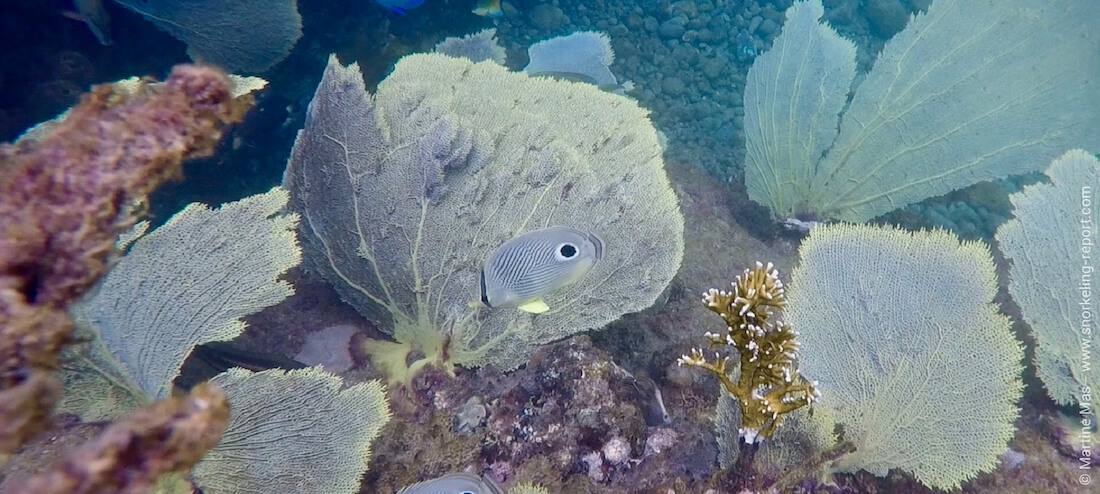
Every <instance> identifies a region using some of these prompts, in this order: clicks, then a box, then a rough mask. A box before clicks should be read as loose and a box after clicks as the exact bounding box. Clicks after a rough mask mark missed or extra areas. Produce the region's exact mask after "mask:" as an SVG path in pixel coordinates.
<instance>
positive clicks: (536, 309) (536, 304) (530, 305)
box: [516, 298, 550, 314]
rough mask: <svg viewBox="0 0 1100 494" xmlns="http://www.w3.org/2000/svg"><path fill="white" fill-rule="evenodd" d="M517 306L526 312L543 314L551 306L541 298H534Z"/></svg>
mask: <svg viewBox="0 0 1100 494" xmlns="http://www.w3.org/2000/svg"><path fill="white" fill-rule="evenodd" d="M516 308H517V309H519V310H522V311H524V312H530V313H532V314H542V313H543V312H546V311H548V310H550V307H549V306H547V305H546V302H543V301H542V299H541V298H538V299H535V300H532V301H530V302H527V303H525V304H523V305H521V306H519V307H516Z"/></svg>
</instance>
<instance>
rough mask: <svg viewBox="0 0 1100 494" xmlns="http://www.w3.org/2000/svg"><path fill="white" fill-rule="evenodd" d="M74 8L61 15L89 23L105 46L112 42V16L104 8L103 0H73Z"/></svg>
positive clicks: (93, 32)
mask: <svg viewBox="0 0 1100 494" xmlns="http://www.w3.org/2000/svg"><path fill="white" fill-rule="evenodd" d="M73 9H74V10H71V11H70V10H66V11H62V12H61V15H64V16H65V17H68V18H70V19H73V20H77V21H80V22H83V23H85V24H87V25H88V29H91V30H92V34H94V35H95V37H96V39H98V40H99V43H100V44H102V45H103V46H108V45H110V44H111V43H112V41H111V16H109V15H107V9H105V8H103V0H73Z"/></svg>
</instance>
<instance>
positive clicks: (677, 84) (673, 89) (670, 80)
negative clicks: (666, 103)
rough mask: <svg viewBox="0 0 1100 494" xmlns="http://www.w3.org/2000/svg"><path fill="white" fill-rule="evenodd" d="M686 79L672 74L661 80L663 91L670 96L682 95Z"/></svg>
mask: <svg viewBox="0 0 1100 494" xmlns="http://www.w3.org/2000/svg"><path fill="white" fill-rule="evenodd" d="M684 89H685V87H684V81H682V80H680V78H679V77H676V76H671V77H667V78H665V80H664V81H661V91H662V92H663V93H665V94H666V95H668V96H680V95H682V94H684Z"/></svg>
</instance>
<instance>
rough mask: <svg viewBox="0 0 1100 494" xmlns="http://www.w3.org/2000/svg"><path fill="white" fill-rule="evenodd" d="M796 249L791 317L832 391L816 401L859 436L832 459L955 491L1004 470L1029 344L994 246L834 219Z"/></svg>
mask: <svg viewBox="0 0 1100 494" xmlns="http://www.w3.org/2000/svg"><path fill="white" fill-rule="evenodd" d="M799 256H800V259H801V262H800V263H799V266H798V267H797V268H796V269H795V270H794V271H793V273H792V275H791V282H790V286H789V289H788V292H787V296H788V301H789V306H788V308H787V310H785V311H784V317H786V319H787V320H788V321H790V322H791V324H793V325H794V326H795V327H798V328H800V331H801V336H800V337H799V342H800V343H801V345H802V347H801V352H800V353H801V355H802V356H803V360H802V362H801V367H802V369H803V370H805V371H806V372H807V373H809V374H810V375H813V376H814V377H815V378H817V379H818V380H819V381H820V383H821V387H822V389H823V390H825V391H824V395H823V396H822V398H821V400H820V402H819V403H818V404H816V405H815V408H817V409H820V410H822V411H826V412H829V413H830V414H831V415H832V417H833V419H834V420H835V422H836V423H837V424H839V425H840V426H841V427H842V428H843V439H844V440H846V441H850V442H851V443H852V444H853V445H854V446H855V450H854V451H853V452H851V453H849V454H845V455H843V456H842V457H840V458H838V459H837V460H836V461H834V462H832V463H831V464H830V465H829V466H828V470H829V471H832V472H856V471H858V470H866V471H868V472H870V473H872V474H875V475H878V476H882V477H885V476H887V475H890V471H891V470H893V469H900V470H904V471H906V472H909V473H911V474H912V475H913V476H914V477H915V478H916V479H917V480H919V481H920V482H921V483H923V484H924V485H926V486H929V487H932V488H937V489H953V488H955V487H958V486H959V485H960V484H961V483H962V482H964V481H966V480H968V479H971V478H973V477H975V476H976V475H978V474H979V473H981V472H988V471H992V470H993V469H994V468H996V466H997V462H998V457H999V456H1000V455H1001V453H1003V452H1004V451H1005V449H1006V444H1007V442H1008V441H1009V440H1010V439H1011V438H1012V437H1013V434H1014V433H1015V430H1016V425H1015V424H1016V422H1017V421H1016V418H1017V413H1018V408H1017V406H1018V405H1017V404H1018V402H1019V401H1020V397H1021V390H1022V388H1023V383H1022V382H1021V378H1020V374H1021V370H1022V366H1021V365H1020V361H1021V360H1022V358H1023V351H1022V349H1021V345H1020V343H1019V342H1018V341H1017V340H1016V338H1015V337H1014V335H1013V333H1012V331H1011V330H1010V325H1011V324H1010V321H1009V319H1008V317H1006V316H1005V315H1003V314H1002V313H1001V312H1000V307H999V305H997V304H995V303H994V302H993V300H994V296H995V295H996V293H997V278H996V274H995V268H994V265H993V259H992V257H991V255H990V252H989V248H988V247H987V246H986V245H985V244H983V243H979V242H960V241H959V239H958V237H956V236H955V235H953V234H951V233H948V232H946V231H943V230H933V231H920V232H908V231H904V230H901V229H898V228H892V227H877V226H870V225H848V224H832V225H824V226H820V227H817V228H814V229H813V230H811V231H810V234H809V236H808V237H807V238H806V240H804V241H803V243H802V245H801V247H800V248H799ZM932 301H936V302H932ZM948 301H949V302H948ZM930 304H931V305H933V306H934V307H935V309H934V310H929V307H930ZM961 390H965V391H961Z"/></svg>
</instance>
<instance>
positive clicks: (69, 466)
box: [5, 383, 229, 494]
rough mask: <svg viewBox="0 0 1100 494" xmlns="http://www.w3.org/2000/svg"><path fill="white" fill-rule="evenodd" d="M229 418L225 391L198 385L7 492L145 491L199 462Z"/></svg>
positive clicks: (132, 493)
mask: <svg viewBox="0 0 1100 494" xmlns="http://www.w3.org/2000/svg"><path fill="white" fill-rule="evenodd" d="M228 420H229V406H228V405H227V403H226V400H225V393H223V392H222V390H221V389H220V388H218V386H216V385H214V384H209V383H207V384H200V385H199V386H196V387H195V388H194V389H192V390H191V392H190V394H188V395H186V396H181V397H172V398H168V399H165V400H161V401H158V402H156V403H154V404H153V405H151V406H149V407H148V408H145V409H142V410H139V411H137V412H135V413H133V414H130V415H128V416H127V417H126V418H124V419H122V420H120V421H119V422H117V423H115V424H114V425H111V426H110V427H108V428H107V430H105V431H104V432H103V433H102V434H100V435H99V436H98V437H96V438H95V439H93V440H91V441H90V442H88V443H86V444H84V445H82V446H80V447H79V448H77V449H76V450H74V451H73V452H72V453H70V454H69V455H68V457H67V458H66V459H65V460H64V461H63V462H62V463H61V464H60V465H58V466H57V467H56V468H55V469H53V470H51V471H48V472H46V473H43V474H42V475H39V476H37V477H33V478H31V479H29V480H28V481H27V482H26V483H25V484H23V485H20V486H15V487H13V488H12V490H11V491H7V490H5V492H10V493H11V494H71V493H74V492H88V493H100V492H104V493H105V492H111V493H117V494H143V493H145V492H148V491H149V489H150V488H151V487H152V486H153V485H154V484H155V483H156V482H157V479H158V477H160V475H161V474H163V473H164V472H173V471H180V470H187V469H189V468H191V466H192V465H194V464H195V463H196V462H198V461H199V459H201V458H202V456H203V455H204V454H206V451H207V450H209V449H210V448H213V447H214V445H216V444H218V440H219V439H220V438H221V433H222V428H224V427H225V424H226V422H227V421H228ZM123 472H124V474H123Z"/></svg>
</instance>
